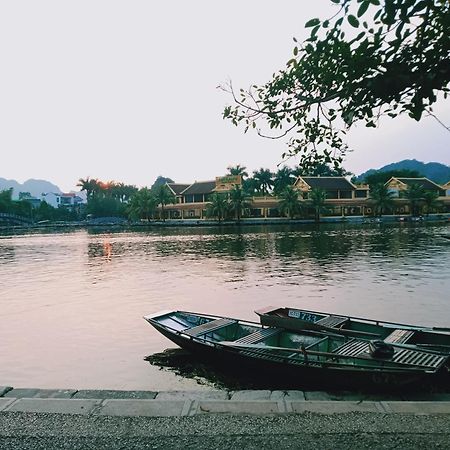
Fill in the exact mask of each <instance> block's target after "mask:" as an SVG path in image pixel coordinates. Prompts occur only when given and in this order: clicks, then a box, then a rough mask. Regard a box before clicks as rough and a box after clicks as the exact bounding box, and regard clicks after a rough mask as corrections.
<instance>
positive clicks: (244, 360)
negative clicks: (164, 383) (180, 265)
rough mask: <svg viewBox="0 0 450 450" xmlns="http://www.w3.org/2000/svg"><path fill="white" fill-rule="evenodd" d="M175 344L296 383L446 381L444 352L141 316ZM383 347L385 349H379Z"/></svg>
mask: <svg viewBox="0 0 450 450" xmlns="http://www.w3.org/2000/svg"><path fill="white" fill-rule="evenodd" d="M144 318H145V320H146V321H147V322H149V323H150V324H151V325H152V326H153V327H155V328H156V329H157V330H158V331H159V332H160V333H162V334H163V335H164V336H166V337H167V338H168V339H170V340H171V341H173V342H174V343H175V344H177V345H179V346H180V347H182V348H184V349H187V350H189V351H191V352H194V353H195V354H196V355H201V356H204V357H206V358H209V359H213V360H216V361H219V362H220V363H221V364H227V365H232V366H233V367H236V368H242V369H244V368H245V369H247V370H250V371H251V373H254V374H255V376H256V375H259V374H264V375H266V376H267V377H271V378H272V379H273V380H274V384H277V380H285V379H289V380H291V383H290V384H291V385H292V384H295V385H296V386H298V387H303V386H306V385H310V384H314V385H315V386H320V387H325V386H333V387H334V388H336V387H346V388H351V389H355V388H369V389H376V388H379V387H380V386H385V387H386V386H387V387H389V388H390V389H397V388H398V387H401V386H408V385H409V386H411V385H414V386H415V385H418V384H421V383H423V382H428V381H430V382H434V381H436V380H440V381H442V380H444V383H447V382H448V380H449V371H448V365H449V358H450V357H449V356H448V355H444V354H441V353H438V352H433V351H428V350H418V349H410V348H405V346H403V345H401V344H389V347H388V348H389V349H390V351H389V352H385V351H383V349H382V351H381V352H380V349H377V348H375V349H374V348H371V345H370V342H369V341H368V340H364V339H359V338H355V337H350V336H345V335H341V334H336V333H329V334H324V333H323V331H315V330H305V329H303V330H301V331H289V330H286V329H283V328H275V327H264V326H262V325H260V324H258V323H254V322H247V321H243V320H238V319H232V318H228V317H220V316H211V315H206V314H197V313H191V312H184V311H166V312H161V313H156V314H152V315H148V316H145V317H144ZM384 350H386V349H384Z"/></svg>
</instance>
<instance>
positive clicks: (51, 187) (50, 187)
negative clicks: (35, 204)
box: [0, 178, 61, 200]
mask: <svg viewBox="0 0 450 450" xmlns="http://www.w3.org/2000/svg"><path fill="white" fill-rule="evenodd" d="M10 188H13V199H14V200H17V199H18V198H19V192H29V193H30V194H31V195H32V196H33V197H36V198H41V194H42V193H43V192H45V193H47V192H56V193H60V192H61V189H59V187H58V186H56V184H53V183H50V181H46V180H34V179H30V180H27V181H25V182H24V183H23V184H20V183H18V182H17V181H16V180H7V179H5V178H0V191H4V190H6V189H10Z"/></svg>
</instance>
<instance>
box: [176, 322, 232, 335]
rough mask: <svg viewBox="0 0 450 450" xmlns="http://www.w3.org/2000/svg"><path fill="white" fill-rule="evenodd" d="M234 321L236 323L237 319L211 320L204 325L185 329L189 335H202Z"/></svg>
mask: <svg viewBox="0 0 450 450" xmlns="http://www.w3.org/2000/svg"><path fill="white" fill-rule="evenodd" d="M232 323H236V320H233V319H216V320H211V322H206V323H204V324H202V325H198V326H196V327H193V328H190V329H189V330H185V331H184V333H185V334H187V335H188V336H193V337H197V336H201V335H202V334H206V333H210V332H212V331H216V330H218V329H220V328H223V327H226V326H228V325H231V324H232Z"/></svg>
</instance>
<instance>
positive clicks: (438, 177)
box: [357, 159, 450, 184]
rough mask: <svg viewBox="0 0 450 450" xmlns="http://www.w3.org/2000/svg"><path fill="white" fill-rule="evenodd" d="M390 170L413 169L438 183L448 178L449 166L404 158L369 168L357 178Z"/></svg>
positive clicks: (360, 178) (442, 182) (445, 181)
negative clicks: (376, 167) (378, 167)
mask: <svg viewBox="0 0 450 450" xmlns="http://www.w3.org/2000/svg"><path fill="white" fill-rule="evenodd" d="M391 170H415V171H417V172H419V173H420V174H421V175H422V176H424V177H426V178H429V179H430V180H432V181H434V182H435V183H438V184H444V183H447V181H449V180H450V166H446V165H445V164H441V163H437V162H429V163H424V162H422V161H417V160H415V159H404V160H403V161H399V162H396V163H392V164H388V165H387V166H383V167H381V168H380V169H370V170H368V171H367V172H364V173H362V174H361V175H359V176H358V178H357V180H358V181H362V180H364V178H365V177H366V176H367V175H371V174H373V173H375V172H388V171H391Z"/></svg>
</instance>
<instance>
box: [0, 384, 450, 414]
mask: <svg viewBox="0 0 450 450" xmlns="http://www.w3.org/2000/svg"><path fill="white" fill-rule="evenodd" d="M0 394H1V395H0V397H1V398H0V413H8V412H29V413H49V414H76V415H89V416H115V417H186V416H196V415H205V414H231V415H279V414H303V413H318V414H341V413H351V412H365V413H374V414H415V415H417V414H419V415H434V414H449V415H450V394H444V393H443V394H427V395H425V394H423V395H422V396H421V397H422V398H419V397H420V396H419V395H418V394H415V395H411V396H410V397H411V398H410V399H405V398H403V399H402V398H400V396H396V397H394V396H380V395H378V396H375V395H372V396H369V395H366V396H363V395H361V394H360V395H358V394H355V393H353V394H352V393H327V392H309V391H268V390H267V391H260V390H259V391H258V390H254V391H235V392H227V391H220V390H210V391H186V392H180V391H173V392H153V391H111V390H104V391H102V390H99V391H94V390H80V391H77V390H51V389H23V388H21V389H13V388H11V387H2V386H0Z"/></svg>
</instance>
